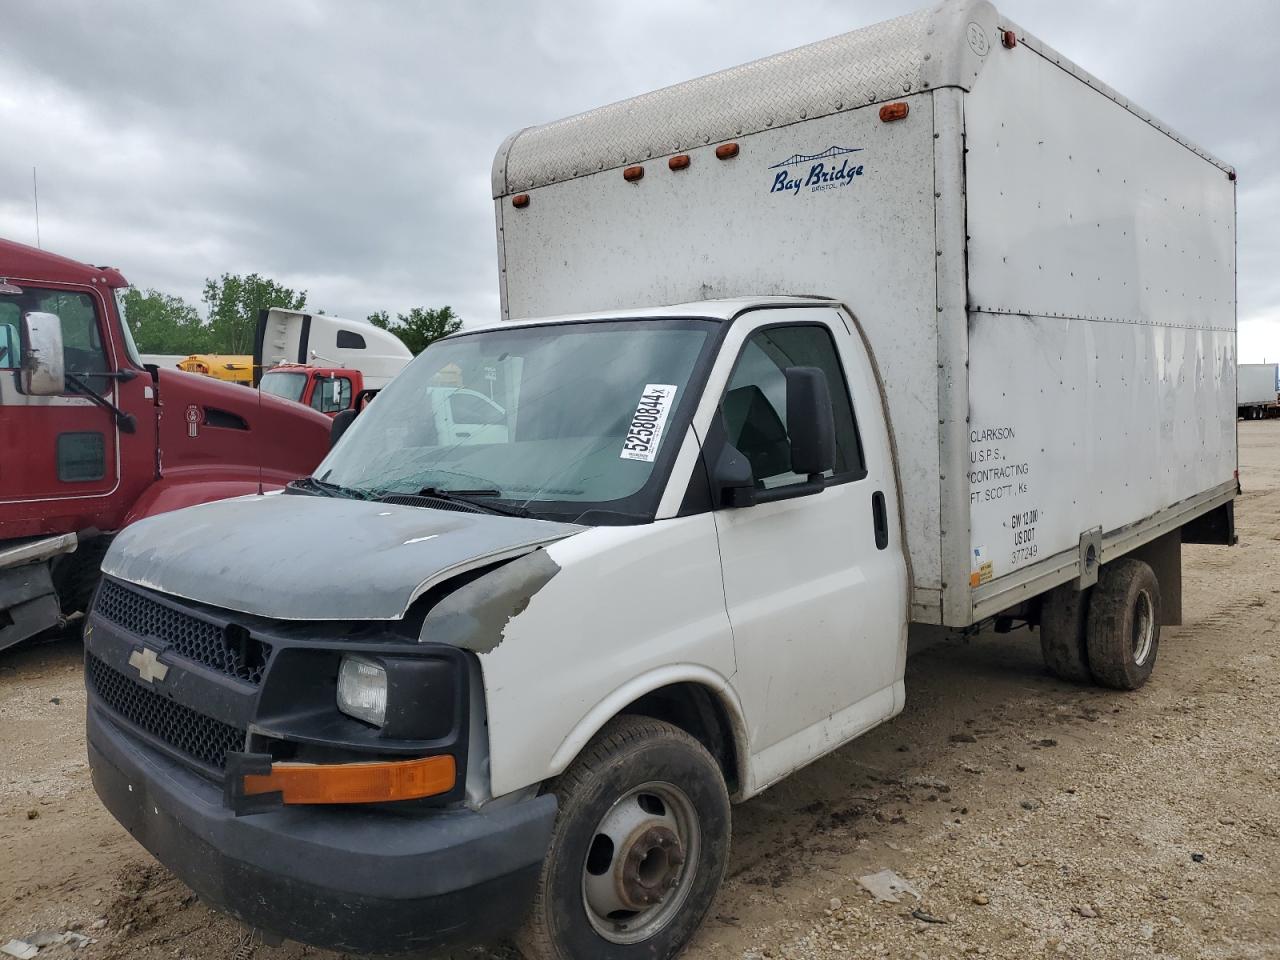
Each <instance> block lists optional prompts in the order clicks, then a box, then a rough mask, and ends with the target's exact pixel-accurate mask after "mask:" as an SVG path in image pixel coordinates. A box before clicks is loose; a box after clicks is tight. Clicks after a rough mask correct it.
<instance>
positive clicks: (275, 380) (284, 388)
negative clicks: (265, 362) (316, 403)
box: [260, 372, 319, 403]
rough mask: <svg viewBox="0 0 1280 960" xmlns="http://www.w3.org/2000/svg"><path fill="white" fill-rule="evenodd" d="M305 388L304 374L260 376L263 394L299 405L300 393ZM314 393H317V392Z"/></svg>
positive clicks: (305, 377)
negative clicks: (282, 398)
mask: <svg viewBox="0 0 1280 960" xmlns="http://www.w3.org/2000/svg"><path fill="white" fill-rule="evenodd" d="M306 386H307V375H306V374H305V373H273V372H268V373H264V374H263V375H262V383H261V387H260V389H261V390H262V392H263V393H269V394H271V395H272V396H276V397H284V398H285V399H286V400H292V401H293V402H294V403H299V402H301V400H302V391H303V390H305V389H306ZM316 392H317V393H319V391H316Z"/></svg>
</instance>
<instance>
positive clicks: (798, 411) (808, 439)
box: [786, 367, 836, 480]
mask: <svg viewBox="0 0 1280 960" xmlns="http://www.w3.org/2000/svg"><path fill="white" fill-rule="evenodd" d="M786 378H787V435H788V436H789V437H790V438H791V469H792V470H794V471H795V472H796V473H801V474H805V475H807V476H808V477H809V479H811V480H812V479H815V478H816V477H817V476H818V475H820V474H822V473H824V472H826V471H827V470H830V469H831V468H832V467H833V466H835V462H836V424H835V414H834V413H833V412H832V410H831V393H830V391H829V390H828V389H827V375H826V374H825V373H823V372H822V371H821V370H820V369H819V368H817V367H788V368H787V369H786Z"/></svg>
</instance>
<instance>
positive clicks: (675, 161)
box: [667, 153, 690, 170]
mask: <svg viewBox="0 0 1280 960" xmlns="http://www.w3.org/2000/svg"><path fill="white" fill-rule="evenodd" d="M689 162H690V161H689V155H688V154H687V153H678V154H676V155H675V156H674V157H672V158H671V159H670V160H668V161H667V166H668V167H670V168H671V169H672V170H687V169H689Z"/></svg>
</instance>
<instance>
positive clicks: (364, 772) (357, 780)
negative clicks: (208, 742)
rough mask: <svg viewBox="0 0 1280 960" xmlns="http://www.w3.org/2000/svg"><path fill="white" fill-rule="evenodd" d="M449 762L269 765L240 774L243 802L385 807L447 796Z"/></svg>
mask: <svg viewBox="0 0 1280 960" xmlns="http://www.w3.org/2000/svg"><path fill="white" fill-rule="evenodd" d="M457 775H458V774H457V767H456V766H455V765H454V762H453V757H451V756H448V755H445V756H441V757H422V758H421V759H418V760H391V761H375V762H372V763H273V764H272V765H271V772H270V773H266V774H254V773H248V774H245V778H244V793H245V796H254V795H256V794H262V793H279V794H280V799H281V800H282V801H283V802H284V803H384V802H386V801H388V800H413V799H416V798H418V797H434V796H436V795H437V794H440V793H448V792H449V791H450V790H452V789H453V785H454V783H455V782H456V781H457Z"/></svg>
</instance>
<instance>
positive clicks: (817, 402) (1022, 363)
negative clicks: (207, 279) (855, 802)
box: [85, 0, 1236, 960]
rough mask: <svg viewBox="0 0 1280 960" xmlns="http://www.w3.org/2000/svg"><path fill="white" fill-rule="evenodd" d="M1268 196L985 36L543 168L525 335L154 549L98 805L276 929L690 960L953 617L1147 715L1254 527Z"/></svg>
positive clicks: (717, 93)
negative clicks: (759, 861)
mask: <svg viewBox="0 0 1280 960" xmlns="http://www.w3.org/2000/svg"><path fill="white" fill-rule="evenodd" d="M1104 36H1105V35H1104ZM1233 179H1234V176H1233V173H1232V171H1231V168H1230V167H1228V166H1226V165H1224V164H1222V163H1221V162H1219V161H1217V160H1215V159H1213V158H1212V157H1210V156H1209V155H1208V154H1206V153H1205V152H1204V151H1203V150H1200V149H1199V148H1197V147H1195V146H1193V145H1192V144H1190V143H1189V142H1187V141H1186V140H1184V139H1183V138H1181V137H1179V136H1178V135H1177V134H1175V133H1173V132H1172V131H1170V130H1169V129H1168V128H1167V127H1164V126H1163V125H1161V124H1159V123H1158V122H1157V121H1155V120H1154V119H1152V118H1151V117H1149V116H1148V115H1147V114H1145V113H1144V112H1143V111H1141V110H1140V109H1138V108H1137V107H1135V106H1133V105H1132V104H1130V103H1128V102H1127V101H1126V100H1124V99H1123V98H1122V97H1120V96H1119V95H1118V94H1116V93H1115V92H1114V91H1112V90H1110V89H1109V88H1107V87H1106V86H1104V85H1103V84H1101V83H1100V82H1099V81H1097V80H1095V79H1093V78H1092V77H1090V76H1089V75H1088V74H1086V73H1084V72H1083V71H1081V70H1080V69H1079V68H1077V67H1075V66H1074V65H1072V64H1071V63H1070V62H1069V61H1067V60H1066V59H1065V58H1063V57H1061V56H1060V55H1058V54H1056V53H1055V52H1054V51H1052V50H1051V49H1049V48H1048V47H1046V46H1044V45H1043V44H1042V43H1040V42H1039V41H1038V40H1036V39H1035V38H1034V37H1032V36H1030V35H1028V34H1027V33H1026V32H1025V31H1023V30H1022V29H1020V28H1019V27H1017V26H1015V25H1014V24H1012V23H1010V22H1009V21H1008V20H1007V19H1005V18H1003V17H1002V16H1000V14H998V13H997V11H996V10H995V9H994V8H993V7H992V6H991V5H990V4H989V3H986V2H975V0H964V2H947V3H944V4H941V5H939V6H937V7H935V8H933V9H931V10H928V11H925V12H923V13H920V14H913V15H911V16H908V17H902V18H899V19H897V20H893V21H889V22H888V23H884V24H880V25H878V26H874V27H869V28H867V29H865V30H859V31H856V32H854V33H850V34H846V35H844V36H840V37H836V38H834V39H832V40H828V41H824V42H822V43H818V44H814V45H812V46H809V47H805V48H802V49H800V50H794V51H791V52H789V53H784V54H780V55H779V56H776V57H771V58H768V59H766V60H761V61H758V62H756V63H752V64H747V65H745V66H742V67H738V68H735V69H732V70H728V71H725V72H724V73H720V74H716V75H714V76H710V77H704V78H702V79H700V80H694V81H691V82H690V83H686V84H681V85H678V86H675V87H670V88H667V89H665V90H659V91H656V92H654V93H651V94H646V95H645V96H642V97H638V98H636V99H634V100H631V101H627V102H625V103H622V104H615V105H613V106H608V107H602V108H600V109H599V110H594V111H591V112H590V113H587V114H583V115H582V116H578V117H572V118H569V119H567V120H562V121H559V122H557V123H552V124H548V125H546V126H543V127H537V128H533V129H529V130H525V131H522V132H520V133H518V134H516V135H515V136H513V137H512V138H510V139H509V140H508V141H507V142H506V143H505V144H504V145H503V146H502V148H501V150H500V151H499V153H498V156H497V159H496V161H495V164H494V171H493V187H494V189H493V195H494V200H495V209H496V212H497V227H498V250H499V257H500V268H501V276H500V284H501V292H502V304H503V311H504V316H505V317H507V318H508V320H509V322H496V323H494V324H493V325H491V326H488V327H484V328H477V329H468V330H465V331H460V332H459V333H457V334H455V335H453V336H450V337H446V338H443V339H441V340H439V341H437V342H435V343H433V344H431V345H430V346H429V347H428V348H427V349H426V350H425V351H424V352H423V353H422V354H420V355H419V356H418V357H417V359H415V360H414V361H413V362H412V363H411V364H409V365H408V367H406V369H405V370H404V371H403V372H402V373H401V374H400V375H399V376H397V377H396V378H395V380H394V381H392V382H391V383H390V384H389V385H388V386H387V388H386V390H385V391H383V393H382V394H380V395H379V397H378V400H377V402H376V403H374V404H372V405H370V406H369V408H368V409H367V410H365V411H364V412H362V413H360V414H359V416H355V414H354V412H353V413H352V414H350V415H348V414H346V413H344V414H342V415H341V417H342V419H341V420H337V419H336V420H335V424H334V426H335V430H334V433H335V435H338V437H339V439H338V440H337V442H336V443H335V445H334V446H333V449H332V450H331V451H330V453H329V455H328V456H327V457H326V458H325V460H324V461H323V462H322V463H321V464H320V466H319V467H318V468H317V469H316V473H315V476H314V477H309V478H305V479H304V480H301V481H299V482H297V483H294V484H292V485H290V488H289V489H288V490H286V492H285V493H286V495H283V496H264V497H253V498H242V499H239V500H232V501H224V502H221V503H215V504H210V505H206V506H203V507H196V508H192V510H190V511H187V512H185V513H182V512H180V513H177V514H165V515H162V516H159V517H155V518H152V519H150V520H147V521H145V522H143V523H139V524H136V525H134V526H132V527H130V528H129V529H128V530H126V531H125V532H124V533H123V534H121V535H120V536H119V537H118V538H117V539H116V540H115V542H114V544H113V546H112V549H111V552H110V553H109V554H108V555H107V557H106V560H105V561H104V563H103V572H104V574H105V575H106V580H105V581H104V586H103V588H102V590H101V591H100V593H99V602H98V603H97V604H96V605H95V607H94V609H93V611H91V613H90V617H89V623H88V625H87V627H86V630H85V645H86V664H87V670H88V683H87V686H88V689H89V708H88V723H87V731H88V733H87V737H88V743H89V757H90V764H91V767H92V769H93V781H94V785H95V787H96V788H97V790H98V792H99V794H100V795H101V796H102V798H103V800H104V802H105V803H106V804H107V805H108V807H110V809H111V810H112V811H113V813H115V814H116V816H117V817H119V818H120V819H121V820H122V821H123V822H124V823H125V824H126V825H128V826H129V828H130V830H131V832H132V833H133V834H134V835H135V836H136V837H138V839H139V840H140V841H141V842H142V843H143V844H144V845H146V846H147V847H148V849H150V850H152V851H153V852H154V853H155V855H156V856H157V857H158V858H159V859H160V860H161V861H162V862H164V863H165V864H166V865H168V866H169V867H170V868H171V869H172V870H173V871H174V872H175V873H176V874H177V875H178V876H180V877H181V878H182V879H183V880H184V881H185V882H187V883H189V884H190V885H191V886H192V887H193V888H194V889H195V890H196V891H197V893H199V895H200V896H201V898H202V899H203V900H205V901H206V902H208V903H210V904H212V905H214V906H217V907H219V908H221V909H223V910H226V911H229V912H231V913H233V914H235V915H236V916H238V917H240V918H241V919H242V920H244V921H245V922H246V923H249V924H251V925H253V926H255V927H259V928H262V929H265V930H268V931H272V932H275V933H279V934H282V935H285V936H289V937H293V938H297V939H302V940H308V941H310V942H313V943H318V944H321V945H324V946H327V947H339V948H342V949H345V950H349V951H353V952H387V953H390V952H400V951H408V950H417V951H422V950H426V949H435V948H439V947H442V946H445V945H447V944H448V943H450V942H451V941H455V940H458V939H465V938H473V937H480V938H485V937H493V936H498V935H501V934H504V933H507V932H509V931H511V930H513V928H516V927H519V928H520V931H519V940H518V942H519V945H520V947H521V949H522V950H523V951H525V952H526V954H527V955H528V956H530V957H532V958H536V960H576V958H583V960H585V958H598V957H612V958H627V957H641V956H643V957H652V958H670V957H672V956H674V955H675V954H677V953H678V952H679V951H680V950H681V949H682V948H683V946H684V945H685V944H686V943H687V942H688V941H689V939H690V937H692V936H693V934H694V932H695V931H696V929H697V927H698V925H699V923H700V922H701V921H702V919H703V918H704V917H705V916H706V915H707V912H708V911H709V910H710V909H711V905H712V903H713V901H714V897H715V893H716V890H717V888H718V886H719V884H720V881H721V879H722V877H723V876H724V874H725V871H726V868H727V864H728V851H729V838H730V833H731V831H730V822H731V816H732V815H731V809H730V801H731V800H742V799H745V798H747V797H750V796H753V795H755V794H757V793H759V792H760V791H762V790H765V789H767V788H768V787H769V786H770V785H772V784H774V783H776V782H778V781H779V780H781V779H782V778H783V777H785V776H787V775H788V774H790V773H791V772H793V771H795V770H797V769H799V768H800V767H802V766H804V765H805V764H807V763H809V762H811V761H813V760H815V759H817V758H818V757H820V756H822V755H823V754H825V753H828V752H830V751H831V750H834V749H835V748H836V747H838V746H839V745H841V744H843V743H845V742H847V741H849V740H851V739H852V738H854V737H857V736H858V735H860V734H861V733H863V732H865V731H866V730H869V729H871V728H872V727H874V726H875V725H877V724H879V723H881V722H883V721H885V720H887V719H889V718H891V717H893V716H894V715H895V714H897V713H898V712H899V711H900V710H901V709H902V708H903V705H904V703H905V698H906V685H905V664H906V650H907V638H908V631H909V629H910V626H911V625H912V624H913V623H916V624H935V625H936V624H941V625H943V626H945V627H951V628H971V627H973V626H974V625H975V624H977V623H979V622H981V621H984V620H986V619H987V618H991V617H995V618H996V622H997V626H1000V625H1009V624H1012V623H1014V622H1015V621H1025V622H1027V623H1029V624H1038V626H1039V631H1040V642H1041V645H1042V648H1043V650H1044V654H1045V660H1046V663H1047V664H1048V666H1049V667H1050V668H1051V669H1052V670H1053V671H1054V672H1056V673H1057V674H1058V675H1059V676H1062V677H1064V678H1068V679H1071V680H1075V681H1079V682H1096V683H1098V684H1101V685H1105V686H1110V687H1114V688H1120V689H1134V688H1136V687H1139V686H1141V685H1142V684H1143V683H1144V682H1146V680H1147V679H1148V677H1149V676H1150V675H1151V672H1152V669H1153V667H1154V664H1155V660H1156V655H1157V652H1158V649H1159V640H1160V626H1161V624H1163V623H1173V622H1177V620H1178V618H1179V616H1180V609H1181V591H1180V583H1181V581H1180V549H1181V543H1183V542H1187V541H1195V542H1218V543H1229V542H1230V541H1231V539H1232V537H1233V533H1232V520H1233V518H1232V512H1231V511H1232V503H1233V497H1234V495H1235V493H1236V480H1235V469H1236V442H1235V405H1236V383H1235V372H1236V348H1235V284H1234V272H1235V266H1234V264H1235V259H1234V257H1235V253H1234V250H1235V234H1234V231H1235V217H1234V184H1233ZM553 315H554V316H553ZM442 404H448V405H450V407H452V406H453V405H454V404H457V409H456V411H454V414H453V426H452V427H449V426H447V425H446V424H445V423H444V422H443V421H442V420H441V419H440V418H439V417H438V416H436V415H433V412H434V413H438V411H439V409H440V407H441V405H442ZM459 426H462V427H464V429H461V430H460V429H458V427H459ZM343 430H345V431H346V432H342V431H343ZM246 530H250V531H252V533H253V538H254V539H253V543H254V549H253V550H251V551H246V550H245V549H244V543H245V531H246ZM193 543H195V544H198V549H195V548H193V547H192V544H193ZM335 558H340V559H341V562H335ZM155 624H159V626H158V627H157V626H155ZM166 632H167V633H166ZM207 636H213V637H215V638H221V639H220V640H218V639H215V640H214V641H213V642H211V643H205V642H204V641H203V640H200V641H198V642H197V641H193V640H191V639H190V638H192V637H196V638H202V637H207ZM210 651H212V652H210ZM148 725H149V726H148ZM139 727H141V731H140V732H139V730H138V729H137V728H139ZM370 761H376V762H370ZM420 801H426V802H425V803H420ZM326 804H327V805H328V806H326ZM284 807H291V809H290V810H288V811H285V810H283V808H284ZM229 877H230V878H234V879H235V882H234V883H228V882H227V878H229Z"/></svg>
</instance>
